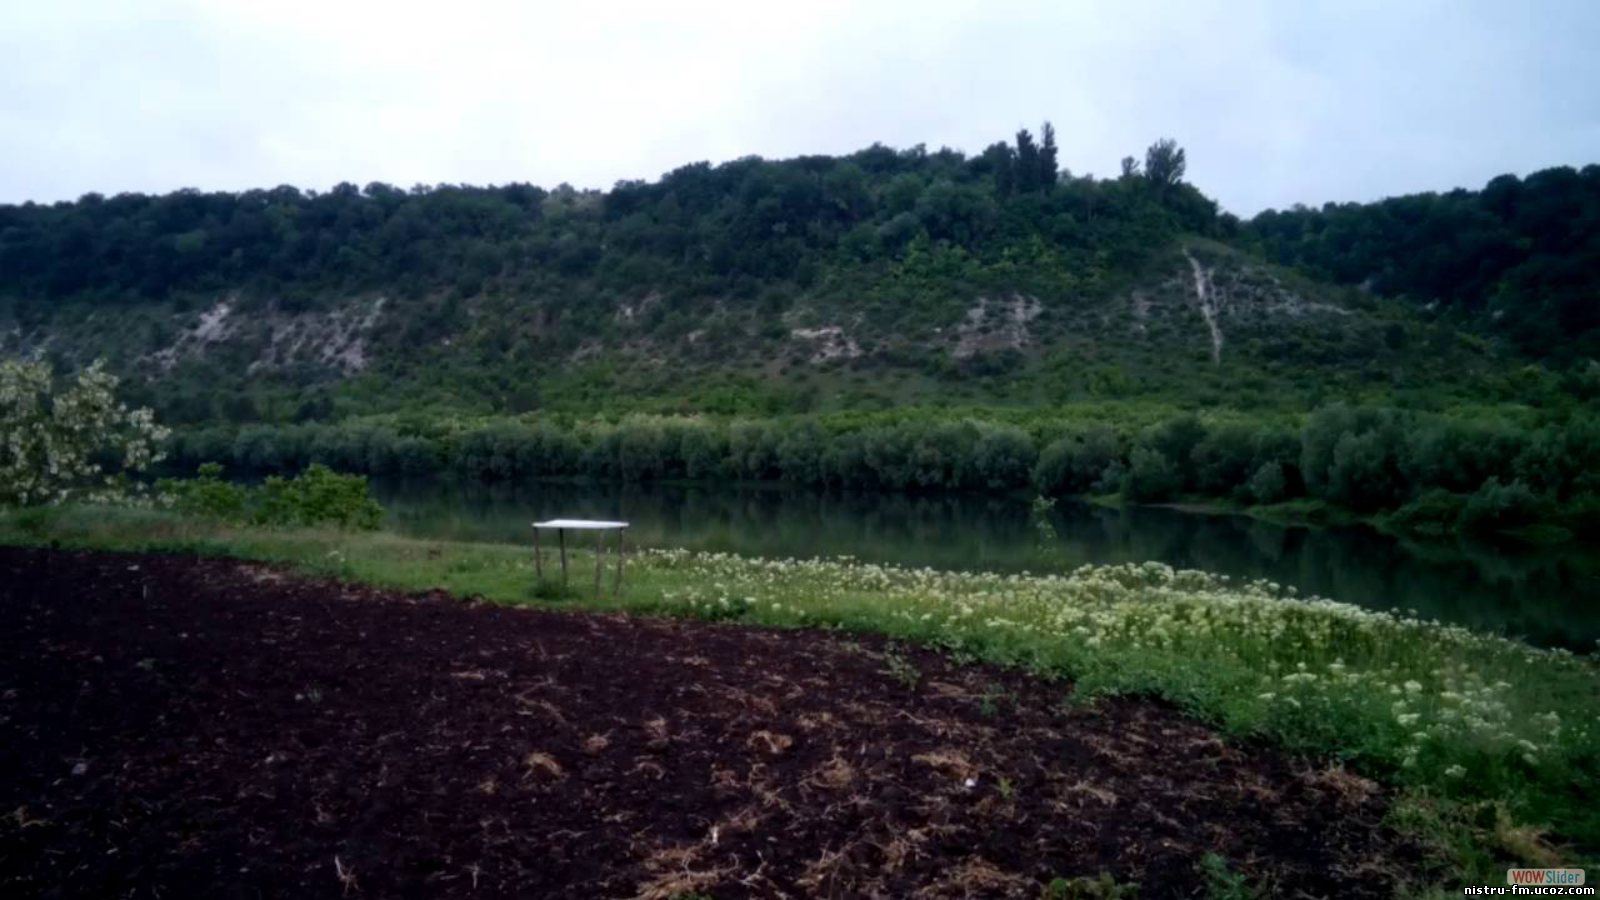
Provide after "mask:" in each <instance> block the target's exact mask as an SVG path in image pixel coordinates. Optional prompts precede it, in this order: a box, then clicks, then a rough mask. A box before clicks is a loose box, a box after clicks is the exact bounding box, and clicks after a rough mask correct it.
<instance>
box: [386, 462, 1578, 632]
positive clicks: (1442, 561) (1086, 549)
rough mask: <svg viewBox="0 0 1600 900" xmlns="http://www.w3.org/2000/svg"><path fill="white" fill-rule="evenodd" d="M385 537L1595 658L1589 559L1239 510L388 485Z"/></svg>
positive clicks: (1002, 499) (669, 488) (761, 491)
mask: <svg viewBox="0 0 1600 900" xmlns="http://www.w3.org/2000/svg"><path fill="white" fill-rule="evenodd" d="M378 488H379V493H380V495H381V496H382V498H383V500H384V502H385V505H386V507H387V508H388V509H389V511H390V521H391V523H392V524H393V526H394V527H396V528H398V529H400V530H402V531H407V532H410V533H415V534H424V535H431V536H437V537H441V538H451V539H459V540H495V541H512V542H523V541H527V540H529V538H528V526H529V523H531V522H532V521H534V520H535V519H539V518H546V517H551V516H556V515H565V516H584V517H594V518H615V517H620V518H624V519H627V520H629V521H630V522H632V523H633V529H632V531H631V533H630V539H631V540H632V541H633V542H635V543H637V544H643V545H646V546H678V547H689V548H693V549H701V550H717V551H726V552H734V553H743V554H748V555H757V556H793V557H812V556H839V555H851V556H857V557H860V558H862V559H867V560H873V561H881V562H892V563H897V564H901V565H911V566H933V567H937V568H952V569H980V568H981V569H997V570H1004V571H1021V570H1029V571H1035V572H1040V571H1062V570H1066V569H1070V568H1072V567H1075V566H1077V565H1081V564H1084V563H1107V562H1112V563H1115V562H1144V561H1146V560H1159V561H1161V562H1165V563H1168V564H1170V565H1173V566H1178V567H1183V568H1197V569H1204V570H1207V571H1211V572H1219V573H1224V574H1228V575H1230V576H1233V577H1235V578H1265V579H1269V580H1272V581H1277V582H1280V583H1282V584H1288V585H1293V586H1295V587H1296V588H1297V589H1299V590H1300V591H1301V592H1303V593H1306V594H1316V595H1320V596H1325V597H1332V598H1335V599H1339V600H1344V601H1346V602H1351V603H1358V604H1361V605H1363V606H1368V607H1371V608H1377V609H1389V608H1400V609H1415V610H1416V611H1417V612H1418V613H1419V614H1421V615H1423V616H1426V617H1429V618H1434V617H1437V618H1440V619H1444V620H1448V621H1453V622H1459V623H1461V624H1464V625H1468V626H1470V627H1474V628H1480V629H1489V630H1500V631H1506V632H1509V633H1513V634H1521V635H1525V636H1527V637H1528V638H1529V639H1530V640H1533V641H1535V642H1538V643H1543V644H1555V645H1565V646H1570V647H1573V648H1574V649H1592V643H1591V642H1592V641H1593V640H1594V638H1595V636H1597V635H1600V580H1597V577H1596V572H1597V568H1600V567H1597V566H1596V565H1595V562H1594V560H1593V558H1586V557H1584V556H1582V555H1580V554H1578V553H1576V552H1574V551H1572V550H1571V549H1565V550H1533V549H1527V548H1524V549H1507V548H1502V547H1496V546H1493V545H1489V544H1483V543H1470V542H1455V541H1450V542H1438V543H1416V542H1407V541H1398V540H1395V539H1393V538H1390V537H1388V536H1385V535H1383V534H1380V533H1378V532H1376V531H1374V530H1372V529H1367V528H1349V529H1329V530H1321V531H1312V530H1308V529H1303V528H1286V527H1283V526H1279V525H1274V524H1271V523H1267V522H1261V521H1257V520H1253V519H1247V518H1243V517H1238V516H1205V515H1193V514H1187V513H1182V512H1177V511H1174V510H1167V509H1147V508H1145V509H1112V508H1106V507H1100V506H1093V505H1087V504H1070V503H1062V504H1058V506H1057V507H1056V508H1055V509H1054V510H1052V511H1051V512H1050V513H1049V516H1050V521H1051V524H1052V525H1053V526H1054V529H1055V532H1056V534H1057V540H1056V541H1054V542H1053V543H1051V544H1049V545H1041V543H1040V541H1039V539H1038V531H1037V530H1036V529H1035V528H1033V527H1032V525H1031V518H1030V517H1031V515H1032V511H1031V508H1030V505H1029V503H1028V501H1027V500H1025V499H1023V498H1019V497H1015V496H1010V495H1007V496H982V495H972V494H941V495H928V496H921V495H913V494H874V493H859V492H857V493H848V492H821V493H819V492H810V491H793V490H784V489H781V488H776V487H767V486H755V487H751V486H730V487H718V486H706V485H670V484H667V485H664V484H642V485H616V484H548V483H546V484H532V485H516V486H506V485H485V484H482V483H478V482H460V483H453V482H448V481H425V482H414V483H403V482H386V483H382V484H379V485H378Z"/></svg>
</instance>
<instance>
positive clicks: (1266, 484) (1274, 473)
mask: <svg viewBox="0 0 1600 900" xmlns="http://www.w3.org/2000/svg"><path fill="white" fill-rule="evenodd" d="M1288 485H1289V482H1288V479H1287V478H1285V477H1284V474H1283V463H1280V462H1277V461H1273V462H1264V463H1262V464H1261V467H1260V468H1258V469H1256V473H1255V474H1254V475H1251V476H1250V482H1249V484H1248V485H1246V488H1245V489H1246V491H1247V492H1248V493H1249V495H1250V496H1249V499H1251V500H1253V501H1255V502H1256V503H1277V502H1279V501H1281V500H1283V499H1285V498H1286V497H1288V495H1289V491H1288Z"/></svg>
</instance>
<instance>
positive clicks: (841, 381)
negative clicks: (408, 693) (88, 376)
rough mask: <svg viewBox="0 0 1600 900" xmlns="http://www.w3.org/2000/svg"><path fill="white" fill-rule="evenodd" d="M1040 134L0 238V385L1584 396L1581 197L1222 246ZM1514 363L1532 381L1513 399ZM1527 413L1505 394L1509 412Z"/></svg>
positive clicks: (753, 405) (219, 208) (11, 218)
mask: <svg viewBox="0 0 1600 900" xmlns="http://www.w3.org/2000/svg"><path fill="white" fill-rule="evenodd" d="M1056 154H1057V151H1056V142H1055V135H1054V132H1053V129H1051V128H1050V126H1049V125H1048V124H1047V125H1045V126H1044V127H1043V128H1042V129H1041V131H1040V134H1039V136H1038V138H1035V137H1034V136H1033V135H1032V134H1031V133H1029V132H1028V131H1022V132H1019V133H1018V134H1017V135H1016V136H1015V139H1014V140H1011V141H1007V142H1001V143H996V144H994V145H992V146H990V147H989V148H988V149H986V150H985V151H984V152H983V153H981V154H979V155H977V156H972V157H969V156H966V155H963V154H962V153H959V152H956V151H952V150H948V149H944V150H940V151H937V152H929V151H927V150H926V149H925V148H923V147H921V146H918V147H913V148H910V149H906V150H894V149H890V148H886V147H883V146H879V145H874V146H872V147H870V148H868V149H865V150H862V151H859V152H857V153H853V154H850V155H848V156H843V157H829V156H809V157H800V158H796V159H791V160H783V161H768V160H762V159H758V158H747V159H741V160H737V161H734V162H729V163H724V164H722V165H718V166H712V165H709V164H706V163H697V164H693V165H688V166H684V167H682V168H679V169H676V170H674V171H672V172H670V173H668V174H666V175H664V176H663V177H662V178H661V179H659V180H658V181H654V182H622V183H619V184H617V185H616V186H615V187H614V188H613V189H612V190H610V191H606V192H597V191H578V190H574V189H572V188H570V187H568V186H565V185H563V186H560V187H556V188H554V189H550V190H546V189H544V188H540V187H535V186H532V185H527V184H511V185H505V186H500V187H483V188H477V187H467V186H452V185H438V186H433V187H427V186H418V187H414V188H411V189H409V190H405V189H400V188H397V187H393V186H390V185H385V184H378V183H374V184H369V185H366V186H365V187H357V186H356V185H353V184H341V185H339V186H337V187H335V188H334V189H333V190H331V191H329V192H327V193H315V192H307V191H301V190H298V189H296V188H293V187H278V188H274V189H271V190H255V191H246V192H243V193H238V194H234V193H202V192H198V191H178V192H175V193H172V194H168V195H165V196H159V197H152V196H143V195H137V194H122V195H117V196H113V197H104V196H100V195H94V194H91V195H87V196H85V197H83V198H81V199H80V200H78V201H76V202H72V203H58V204H53V205H36V204H24V205H20V206H16V205H11V206H0V355H39V354H43V355H48V356H51V357H53V358H55V359H56V360H57V362H58V364H59V365H60V366H61V367H63V368H70V367H73V366H75V365H79V364H82V363H83V362H86V361H87V360H88V359H90V358H92V357H94V356H100V355H104V356H108V357H110V358H111V360H112V363H113V365H114V367H115V368H117V369H118V370H119V371H121V372H123V373H125V374H129V375H132V376H134V377H133V378H131V379H130V385H131V387H132V390H133V391H134V394H135V397H134V399H136V400H141V401H144V402H152V403H154V404H156V405H157V407H158V409H159V411H160V412H161V414H162V415H163V417H164V418H165V419H166V420H168V421H171V422H174V423H176V424H180V425H181V424H186V423H198V422H206V421H213V420H222V421H233V422H249V421H258V420H260V421H290V420H297V421H305V420H309V419H329V418H342V417H345V416H348V415H355V414H363V413H372V412H383V411H396V412H398V411H402V410H404V411H408V412H413V413H424V414H426V413H429V412H433V413H437V414H440V415H458V414H462V413H466V414H473V415H499V414H508V413H522V412H530V411H536V410H559V409H574V410H588V411H620V410H624V409H627V410H637V409H643V410H650V409H655V410H661V411H693V410H700V411H709V412H745V413H748V412H795V411H807V410H812V409H829V408H860V407H868V408H871V407H884V406H896V405H914V404H919V403H923V404H926V403H931V402H938V403H949V402H966V403H970V404H993V403H1003V404H1010V405H1015V406H1039V405H1060V404H1066V403H1072V402H1075V401H1086V400H1087V401H1103V400H1113V401H1119V402H1120V401H1126V400H1130V399H1134V400H1138V399H1142V398H1157V399H1160V400H1162V401H1163V402H1167V403H1170V404H1173V405H1179V406H1190V405H1201V406H1205V405H1210V406H1218V405H1222V406H1237V407H1241V408H1256V407H1260V406H1263V405H1266V406H1278V407H1282V408H1285V409H1298V410H1303V409H1307V408H1310V407H1311V406H1314V405H1317V404H1320V403H1323V402H1327V401H1329V400H1332V399H1340V398H1353V399H1370V398H1373V397H1380V398H1384V399H1389V398H1394V397H1400V398H1402V399H1407V402H1411V403H1424V404H1425V405H1426V404H1430V403H1431V404H1433V405H1441V404H1448V403H1451V402H1455V401H1456V400H1460V401H1466V400H1469V399H1470V400H1473V401H1478V400H1485V399H1487V400H1491V401H1492V400H1506V401H1518V402H1521V401H1523V400H1525V399H1526V398H1527V394H1528V392H1529V391H1530V390H1536V391H1546V392H1548V391H1556V392H1557V393H1559V391H1560V390H1562V389H1564V388H1565V387H1567V386H1570V385H1574V384H1575V385H1578V388H1576V389H1575V390H1578V391H1579V392H1580V393H1581V391H1582V390H1583V389H1584V388H1583V386H1584V385H1587V384H1588V383H1589V382H1590V381H1594V380H1595V373H1594V364H1593V363H1591V362H1589V358H1590V357H1593V356H1595V355H1597V334H1600V330H1597V327H1596V326H1597V324H1600V321H1597V317H1596V307H1597V293H1596V285H1597V284H1600V255H1597V254H1600V227H1596V226H1597V224H1600V221H1597V217H1600V169H1597V168H1596V167H1594V166H1589V167H1586V168H1584V169H1583V170H1582V171H1581V172H1577V171H1573V170H1571V169H1552V170H1548V171H1545V172H1540V173H1537V174H1535V175H1533V176H1530V177H1529V178H1527V179H1526V180H1518V179H1516V178H1513V177H1510V176H1507V177H1504V178H1500V179H1496V180H1495V181H1493V182H1491V183H1490V184H1489V185H1488V187H1486V188H1485V189H1484V190H1483V191H1482V192H1470V191H1456V192H1453V193H1450V194H1446V195H1437V196H1436V195H1419V196H1415V197H1405V198H1398V199H1394V200H1388V201H1384V202H1382V203H1377V204H1370V205H1346V206H1330V207H1327V208H1325V209H1323V210H1321V211H1309V210H1301V209H1296V210H1292V211H1289V212H1282V213H1279V212H1268V213H1263V214H1262V215H1260V216H1258V217H1256V219H1255V220H1253V221H1250V222H1240V221H1239V220H1238V219H1236V218H1235V217H1233V216H1231V215H1228V214H1226V213H1219V211H1218V208H1217V205H1216V203H1215V202H1213V201H1212V200H1211V199H1209V198H1207V197H1206V196H1205V195H1204V194H1203V193H1202V192H1201V191H1200V190H1198V189H1197V188H1196V187H1194V186H1192V185H1190V184H1188V183H1187V182H1185V180H1184V176H1185V159H1184V153H1183V151H1182V149H1181V148H1179V147H1178V146H1177V145H1176V144H1175V143H1173V142H1170V141H1160V142H1157V143H1156V144H1155V145H1153V146H1152V147H1150V148H1149V149H1148V150H1147V152H1146V153H1145V154H1144V155H1143V158H1142V159H1135V158H1133V157H1128V158H1126V159H1124V160H1123V161H1122V164H1121V172H1120V174H1119V175H1118V176H1117V177H1113V178H1093V177H1080V176H1075V175H1073V174H1072V173H1069V172H1066V171H1063V170H1061V169H1060V168H1059V166H1058V164H1057V156H1056ZM1530 361H1542V362H1543V363H1544V365H1543V366H1540V367H1536V368H1537V370H1538V371H1537V372H1536V373H1535V374H1534V375H1533V376H1529V375H1527V374H1526V372H1525V369H1526V365H1527V363H1528V362H1530ZM1530 385H1531V387H1530Z"/></svg>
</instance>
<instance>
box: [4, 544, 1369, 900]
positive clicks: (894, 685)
mask: <svg viewBox="0 0 1600 900" xmlns="http://www.w3.org/2000/svg"><path fill="white" fill-rule="evenodd" d="M0 622H3V623H4V628H3V629H0V896H4V897H8V898H23V897H72V898H78V897H87V898H102V897H103V898H111V897H129V898H133V897H139V898H144V897H151V898H159V897H168V898H179V897H207V898H258V897H288V898H302V897H305V898H309V897H341V898H353V897H359V898H381V897H474V898H485V897H563V898H587V897H619V898H621V897H643V898H672V897H680V896H690V895H701V896H707V897H716V898H725V897H726V898H732V897H784V896H788V897H886V898H888V897H909V896H918V897H1027V898H1035V897H1038V896H1039V892H1040V887H1041V885H1042V884H1043V883H1044V882H1045V881H1048V880H1049V879H1051V878H1053V877H1057V876H1064V877H1072V876H1093V875H1097V874H1098V873H1100V872H1102V871H1107V872H1110V873H1111V874H1112V875H1114V876H1115V877H1116V878H1117V879H1118V880H1121V881H1137V882H1139V883H1140V884H1141V885H1142V886H1143V891H1142V895H1143V896H1145V897H1177V896H1195V895H1196V894H1197V893H1199V892H1200V885H1201V879H1200V877H1199V875H1198V874H1197V871H1196V864H1197V862H1198V861H1199V859H1200V858H1201V856H1203V855H1204V854H1206V853H1207V852H1213V851H1214V852H1217V853H1220V854H1222V855H1223V856H1225V857H1226V858H1227V859H1228V860H1230V861H1231V862H1232V863H1233V864H1234V865H1235V866H1236V867H1237V868H1239V869H1241V870H1243V871H1245V872H1247V873H1248V874H1249V875H1250V876H1251V877H1252V878H1253V879H1255V880H1256V881H1257V883H1259V884H1265V885H1266V886H1267V887H1268V888H1269V889H1270V890H1272V892H1273V893H1276V894H1282V895H1290V896H1331V895H1334V894H1338V895H1340V896H1351V897H1358V896H1383V895H1386V894H1387V893H1388V891H1389V889H1390V884H1389V883H1388V881H1387V878H1388V873H1390V872H1393V871H1395V869H1396V868H1397V867H1396V866H1395V865H1393V860H1394V857H1393V854H1394V853H1395V852H1396V851H1394V850H1392V849H1390V847H1391V846H1392V835H1387V834H1386V833H1385V832H1384V829H1382V828H1381V827H1380V826H1379V818H1380V815H1381V813H1382V812H1383V797H1382V795H1381V792H1380V791H1378V790H1377V789H1376V788H1375V787H1374V786H1373V785H1372V784H1371V783H1369V782H1366V781H1364V780H1362V779H1360V778H1357V777H1354V776H1352V775H1350V774H1347V773H1345V772H1343V771H1341V770H1339V769H1337V768H1331V767H1327V766H1318V765H1313V764H1311V763H1306V762H1298V761H1294V760H1291V759H1287V758H1285V757H1283V756H1281V755H1277V754H1274V753H1271V752H1267V751H1264V750H1260V749H1255V748H1242V747H1238V746H1234V745H1230V744H1228V743H1225V742H1223V741H1221V740H1219V739H1218V738H1217V737H1216V736H1215V735H1214V734H1213V733H1212V732H1210V731H1209V730H1207V729H1206V728H1205V727H1202V726H1200V725H1198V724H1196V723H1195V722H1193V721H1191V720H1190V719H1188V718H1185V717H1184V716H1182V715H1180V714H1178V713H1176V712H1174V711H1173V710H1171V709H1168V708H1165V707H1163V706H1161V705H1158V704H1156V703H1153V702H1147V701H1140V700H1119V701H1115V702H1103V703H1100V704H1098V705H1096V706H1094V707H1093V708H1092V709H1089V710H1078V711H1068V710H1067V709H1066V708H1064V707H1063V706H1062V701H1063V699H1064V697H1065V696H1066V695H1067V693H1068V689H1067V688H1066V686H1064V685H1062V684H1052V683H1046V682H1041V681H1038V680H1036V679H1033V678H1030V677H1027V676H1024V675H1021V674H1018V673H1008V672H1002V671H996V670H992V669H985V668H976V667H969V668H958V667H955V666H953V665H951V664H950V663H948V662H947V661H945V660H943V659H942V658H941V657H939V656H937V655H934V654H931V653H926V652H920V651H910V650H894V649H893V648H891V647H889V645H887V644H885V643H884V642H882V641H878V640H874V639H868V638H862V639H859V640H857V641H854V642H852V641H850V640H848V639H846V638H843V637H837V636H832V635H828V634H824V633H818V632H808V631H776V630H763V629H754V628H743V627H729V626H713V625H703V624H691V623H683V622H671V621H659V620H638V619H628V618H622V617H613V616H595V615H577V614H573V615H567V614H559V613H550V612H535V611H527V610H518V609H509V608H500V607H494V606H471V605H467V604H463V603H461V602H459V601H456V600H453V599H451V598H449V597H446V596H444V595H442V594H437V595H410V596H408V595H400V594H394V593H385V592H382V591H378V590H375V589H371V588H366V587H360V586H352V585H343V584H337V583H331V582H326V581H315V580H308V579H304V578H300V577H296V576H292V575H287V574H284V573H282V572H280V571H277V570H274V569H271V568H267V567H262V566H257V565H250V564H244V563H238V562H231V561H223V560H196V559H191V558H181V557H162V556H132V555H113V554H83V553H67V552H52V551H40V550H16V549H0ZM897 654H898V655H897ZM913 667H914V670H915V672H916V674H915V677H914V678H913V677H911V675H910V671H911V670H912V668H913ZM913 681H914V684H913V683H912V682H913Z"/></svg>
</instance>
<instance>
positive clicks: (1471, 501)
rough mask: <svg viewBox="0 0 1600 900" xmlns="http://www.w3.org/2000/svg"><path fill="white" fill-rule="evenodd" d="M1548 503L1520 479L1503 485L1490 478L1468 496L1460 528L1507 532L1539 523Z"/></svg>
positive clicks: (1547, 508) (1486, 531)
mask: <svg viewBox="0 0 1600 900" xmlns="http://www.w3.org/2000/svg"><path fill="white" fill-rule="evenodd" d="M1548 511H1549V502H1548V501H1547V500H1546V499H1545V498H1544V497H1541V496H1540V495H1538V494H1536V493H1534V491H1533V489H1532V488H1530V487H1528V486H1527V485H1526V484H1523V483H1522V482H1521V481H1513V482H1511V483H1510V484H1503V483H1501V481H1500V480H1499V479H1498V478H1490V479H1488V480H1487V481H1485V482H1484V483H1483V487H1480V488H1478V492H1477V493H1475V494H1473V495H1472V496H1471V497H1470V498H1468V500H1467V503H1466V506H1465V507H1463V508H1462V510H1461V518H1460V523H1461V530H1462V531H1466V532H1470V533H1474V534H1490V533H1493V532H1496V531H1511V530H1512V529H1516V528H1523V527H1526V526H1528V525H1533V524H1535V523H1537V522H1539V521H1540V520H1541V519H1542V518H1544V517H1545V515H1547V514H1548Z"/></svg>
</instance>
